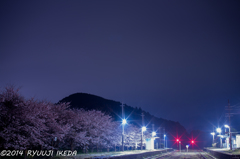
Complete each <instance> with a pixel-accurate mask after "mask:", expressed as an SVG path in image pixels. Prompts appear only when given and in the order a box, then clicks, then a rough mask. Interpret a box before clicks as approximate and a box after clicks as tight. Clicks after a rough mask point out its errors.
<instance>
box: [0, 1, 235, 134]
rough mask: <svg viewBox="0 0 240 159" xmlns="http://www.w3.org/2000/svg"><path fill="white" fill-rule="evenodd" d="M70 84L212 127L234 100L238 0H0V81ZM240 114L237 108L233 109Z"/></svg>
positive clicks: (35, 88)
mask: <svg viewBox="0 0 240 159" xmlns="http://www.w3.org/2000/svg"><path fill="white" fill-rule="evenodd" d="M9 84H14V85H15V86H16V87H21V91H20V93H21V94H22V95H23V96H25V97H26V98H30V97H35V98H37V99H40V100H45V99H46V100H49V101H52V102H58V101H59V100H61V99H62V98H64V97H66V96H69V95H70V94H73V93H77V92H84V93H90V94H94V95H98V96H101V97H103V98H106V99H112V100H116V101H120V102H124V103H126V104H127V105H130V106H133V107H141V108H142V109H144V110H146V111H147V112H149V113H150V114H153V115H155V116H157V117H161V118H164V119H168V120H173V121H178V122H179V123H180V124H182V125H183V126H185V128H186V129H187V130H192V129H202V130H206V131H208V130H212V125H211V124H210V123H213V124H215V125H217V124H218V122H219V120H224V119H222V118H225V117H223V116H224V113H225V108H224V107H225V106H226V105H227V104H228V99H229V100H230V104H231V105H235V106H240V1H239V0H226V1H220V0H215V1H213V0H205V1H204V0H195V1H193V0H188V1H186V0H176V1H173V0H151V1H147V0H146V1H143V0H131V1H124V0H108V1H105V0H96V1H92V0H84V1H83V0H77V1H74V0H71V1H69V0H65V1H62V0H51V1H48V0H44V1H43V0H39V1H32V0H31V1H25V0H24V1H18V0H17V1H12V0H1V1H0V88H1V89H3V88H4V87H6V86H7V85H9ZM235 118H236V119H234V120H240V114H239V115H236V116H235Z"/></svg>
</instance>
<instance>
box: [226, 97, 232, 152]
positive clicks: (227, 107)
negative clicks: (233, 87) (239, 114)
mask: <svg viewBox="0 0 240 159" xmlns="http://www.w3.org/2000/svg"><path fill="white" fill-rule="evenodd" d="M232 107H233V106H230V102H229V99H228V106H226V109H227V110H228V112H227V113H226V114H227V115H226V116H227V117H228V122H229V125H228V127H227V128H228V129H229V144H230V150H232V133H231V116H232V114H233V113H231V108H232Z"/></svg>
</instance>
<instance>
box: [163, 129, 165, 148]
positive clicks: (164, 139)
mask: <svg viewBox="0 0 240 159" xmlns="http://www.w3.org/2000/svg"><path fill="white" fill-rule="evenodd" d="M163 137H164V138H163V139H164V140H163V142H164V144H163V148H164V149H165V128H163Z"/></svg>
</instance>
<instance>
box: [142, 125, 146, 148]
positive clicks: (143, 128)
mask: <svg viewBox="0 0 240 159" xmlns="http://www.w3.org/2000/svg"><path fill="white" fill-rule="evenodd" d="M146 130H147V128H146V127H145V126H143V127H142V138H141V150H142V149H143V147H142V145H143V132H144V131H146Z"/></svg>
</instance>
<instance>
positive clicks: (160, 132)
mask: <svg viewBox="0 0 240 159" xmlns="http://www.w3.org/2000/svg"><path fill="white" fill-rule="evenodd" d="M161 134H162V131H161V127H159V141H160V144H159V148H160V149H161Z"/></svg>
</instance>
